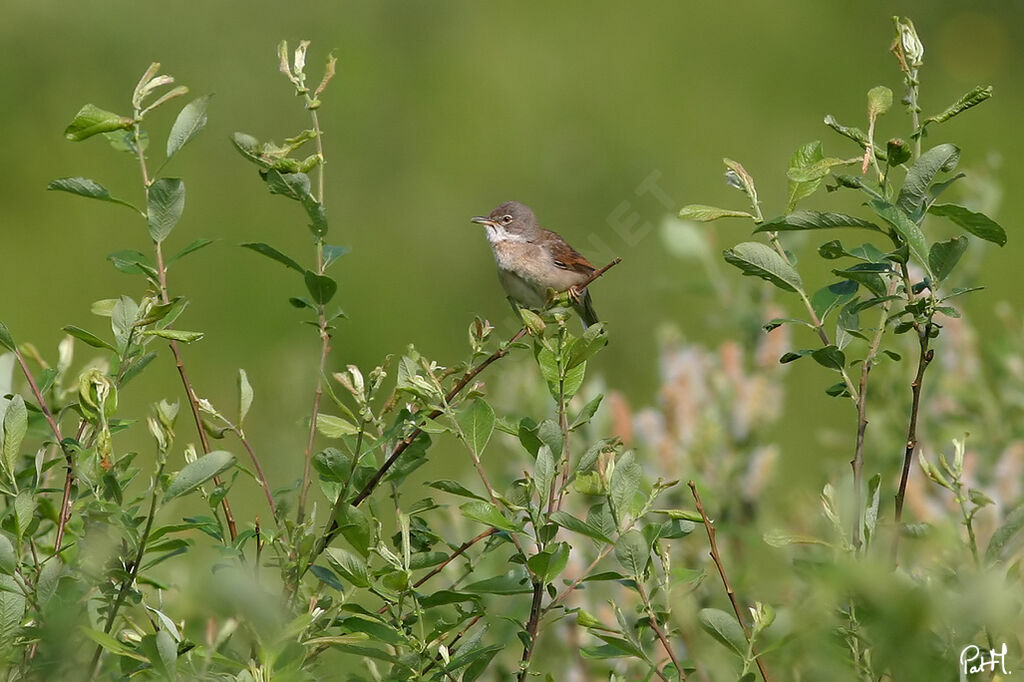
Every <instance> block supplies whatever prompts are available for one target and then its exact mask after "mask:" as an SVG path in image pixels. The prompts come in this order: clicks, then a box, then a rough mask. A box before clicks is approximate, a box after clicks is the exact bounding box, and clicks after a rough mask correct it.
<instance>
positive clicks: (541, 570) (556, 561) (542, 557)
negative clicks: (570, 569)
mask: <svg viewBox="0 0 1024 682" xmlns="http://www.w3.org/2000/svg"><path fill="white" fill-rule="evenodd" d="M568 562H569V543H567V542H558V543H555V544H554V545H552V546H550V547H548V548H546V549H545V550H544V551H542V552H538V553H537V554H534V555H533V556H532V557H530V558H529V559H527V560H526V565H527V566H529V567H530V570H531V571H533V572H534V574H535V575H536V576H537V578H538V579H539V580H540V581H541V582H543V583H544V584H547V583H550V582H551V581H553V580H554V579H555V578H557V577H558V576H559V574H560V573H561V572H562V571H563V570H565V565H566V564H567V563H568Z"/></svg>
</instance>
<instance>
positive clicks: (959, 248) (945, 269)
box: [928, 237, 967, 282]
mask: <svg viewBox="0 0 1024 682" xmlns="http://www.w3.org/2000/svg"><path fill="white" fill-rule="evenodd" d="M966 250H967V237H953V238H952V239H950V240H948V241H944V242H935V243H934V244H932V248H931V250H930V251H929V252H928V264H929V265H930V266H931V268H932V272H933V273H934V274H935V279H936V282H941V281H942V280H944V279H946V277H948V276H949V273H950V272H952V271H953V268H955V267H956V264H957V262H958V261H959V260H960V257H961V256H963V255H964V251H966Z"/></svg>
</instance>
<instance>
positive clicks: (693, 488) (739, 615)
mask: <svg viewBox="0 0 1024 682" xmlns="http://www.w3.org/2000/svg"><path fill="white" fill-rule="evenodd" d="M687 485H688V486H690V492H692V493H693V500H694V502H696V503H697V512H698V513H699V514H700V518H701V520H703V521H704V529H705V530H706V531H707V533H708V541H709V542H710V543H711V552H710V554H711V559H712V560H713V561H714V562H715V566H716V567H717V568H718V575H719V576H721V578H722V584H723V585H724V586H725V592H726V594H728V595H729V602H730V603H731V604H732V610H733V612H734V613H735V614H736V620H738V621H739V623H740V627H741V628H743V636H744V637H745V638H746V640H747V643H748V644H750V630H749V629H748V628H747V625H746V623H744V622H743V612H742V611H741V610H740V605H739V604H738V603H737V602H736V593H735V592H733V589H732V585H730V584H729V578H728V577H726V575H725V566H723V565H722V558H721V557H720V556H719V555H718V544H717V543H716V542H715V527H714V526H713V525H712V524H711V521H710V520H709V519H708V515H707V513H706V512H705V511H704V505H703V504H701V501H700V494H698V493H697V484H696V483H694V482H693V481H689V482H688V483H687ZM750 652H751V654H753V655H754V660H755V662H756V663H757V669H758V670H760V671H761V679H762V680H764V682H768V673H766V672H765V670H764V664H763V663H762V662H761V658H760V657H759V656H757V655H756V652H755V651H754V648H753V646H751V648H750Z"/></svg>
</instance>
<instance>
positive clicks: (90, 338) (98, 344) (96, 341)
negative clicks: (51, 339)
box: [61, 324, 117, 353]
mask: <svg viewBox="0 0 1024 682" xmlns="http://www.w3.org/2000/svg"><path fill="white" fill-rule="evenodd" d="M61 331H63V332H67V333H68V334H71V336H73V337H75V338H76V339H78V340H79V341H82V342H84V343H86V344H88V345H90V346H92V347H93V348H106V349H107V350H112V351H114V352H115V353H116V352H117V349H116V348H114V347H113V346H112V345H110V344H109V343H107V342H106V341H104V340H103V339H101V338H100V337H98V336H96V335H95V334H93V333H92V332H88V331H86V330H84V329H82V328H81V327H76V326H75V325H73V324H69V325H67V326H64V327H61Z"/></svg>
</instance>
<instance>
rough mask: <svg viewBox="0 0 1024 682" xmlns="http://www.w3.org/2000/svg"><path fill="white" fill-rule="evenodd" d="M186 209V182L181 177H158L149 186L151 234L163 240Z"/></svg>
mask: <svg viewBox="0 0 1024 682" xmlns="http://www.w3.org/2000/svg"><path fill="white" fill-rule="evenodd" d="M184 211H185V182H184V181H183V180H182V179H181V178H158V179H157V180H155V181H154V182H153V184H152V185H150V187H149V204H148V210H147V215H148V219H149V236H150V237H152V238H153V241H155V242H162V241H163V240H165V239H167V236H168V235H169V234H170V233H171V230H173V229H174V226H175V225H177V224H178V221H179V220H180V219H181V214H182V213H184Z"/></svg>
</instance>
